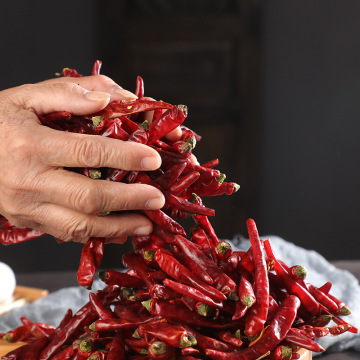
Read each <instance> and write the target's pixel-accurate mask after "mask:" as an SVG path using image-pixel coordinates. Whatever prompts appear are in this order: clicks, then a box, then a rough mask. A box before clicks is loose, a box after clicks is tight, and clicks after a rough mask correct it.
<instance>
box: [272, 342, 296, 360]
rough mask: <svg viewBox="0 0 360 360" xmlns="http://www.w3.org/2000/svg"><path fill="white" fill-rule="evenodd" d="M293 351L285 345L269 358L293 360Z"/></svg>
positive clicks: (275, 350) (280, 346)
mask: <svg viewBox="0 0 360 360" xmlns="http://www.w3.org/2000/svg"><path fill="white" fill-rule="evenodd" d="M292 355H293V351H292V349H291V347H289V346H285V345H279V346H277V347H276V348H275V349H274V350H273V351H272V352H271V355H270V357H269V359H271V360H288V359H292Z"/></svg>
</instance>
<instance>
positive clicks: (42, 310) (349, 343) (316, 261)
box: [0, 236, 360, 355]
mask: <svg viewBox="0 0 360 360" xmlns="http://www.w3.org/2000/svg"><path fill="white" fill-rule="evenodd" d="M267 238H270V240H271V244H272V246H273V249H274V253H275V256H276V257H277V258H279V259H280V260H283V261H284V262H285V263H286V264H287V265H289V266H292V265H303V266H305V267H306V268H307V270H308V277H307V279H308V281H309V282H311V283H312V284H314V285H316V286H321V285H323V284H324V283H325V282H327V281H331V282H332V283H333V287H332V290H331V293H332V294H333V295H334V296H336V297H337V298H339V299H341V300H342V301H344V302H345V303H346V304H348V305H349V307H350V309H351V310H352V314H351V315H349V316H347V317H346V321H348V322H349V323H351V324H352V325H354V326H356V327H358V328H359V327H360V286H359V282H358V280H357V279H356V278H355V277H354V276H353V275H352V274H351V273H349V272H348V271H346V270H341V269H338V268H336V267H335V266H333V265H332V264H330V263H329V262H328V261H326V260H325V259H324V257H322V256H321V255H320V254H318V253H317V252H315V251H312V250H306V249H303V248H301V247H299V246H296V245H294V244H292V243H290V242H287V241H285V240H283V239H281V238H279V237H277V236H269V237H263V239H267ZM232 244H233V248H234V249H236V250H247V249H248V248H249V246H250V243H249V240H247V239H244V238H242V237H240V236H235V237H234V239H233V241H232ZM103 287H104V284H103V283H102V282H101V281H100V280H96V281H95V282H94V286H93V291H96V290H98V289H102V288H103ZM88 301H89V293H88V291H87V290H85V289H82V288H80V287H69V288H64V289H61V290H58V291H56V292H53V293H51V294H50V295H49V296H48V297H46V298H42V299H39V300H37V301H35V302H33V303H32V304H29V305H26V306H23V307H21V308H16V309H13V310H11V311H10V312H8V313H6V314H3V315H1V316H0V332H6V331H8V330H9V329H13V328H15V327H16V326H18V325H19V324H20V317H21V316H26V317H27V318H29V319H30V320H32V321H34V322H45V323H49V324H52V325H54V326H56V325H58V324H59V322H60V321H61V320H62V318H63V316H64V314H65V312H66V311H67V309H69V308H71V309H72V310H73V311H74V312H76V311H77V310H78V309H80V307H81V306H82V305H84V304H85V303H86V302H88ZM319 342H320V343H321V345H322V346H323V347H324V348H325V349H327V351H334V352H335V351H336V352H338V351H343V350H345V349H354V350H356V351H360V335H358V334H352V333H349V332H347V333H345V334H342V335H340V336H335V337H326V338H322V339H320V340H319ZM314 355H315V354H314Z"/></svg>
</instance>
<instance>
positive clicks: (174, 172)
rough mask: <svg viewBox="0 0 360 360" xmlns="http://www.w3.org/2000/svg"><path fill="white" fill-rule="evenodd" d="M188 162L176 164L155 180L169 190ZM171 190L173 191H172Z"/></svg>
mask: <svg viewBox="0 0 360 360" xmlns="http://www.w3.org/2000/svg"><path fill="white" fill-rule="evenodd" d="M185 167H186V163H185V162H183V163H180V164H175V165H174V166H172V167H171V168H169V169H168V170H166V171H165V172H164V173H163V174H162V175H161V176H159V177H157V178H156V179H155V182H156V183H157V184H158V185H159V186H160V187H161V188H162V189H164V190H168V189H169V188H170V187H171V186H172V185H173V184H174V183H175V181H176V180H177V179H178V178H179V176H180V175H181V173H182V172H183V171H184V169H185ZM170 192H171V191H170Z"/></svg>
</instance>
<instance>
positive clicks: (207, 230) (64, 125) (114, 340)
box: [0, 61, 357, 360]
mask: <svg viewBox="0 0 360 360" xmlns="http://www.w3.org/2000/svg"><path fill="white" fill-rule="evenodd" d="M100 66H101V62H99V61H97V62H95V64H94V67H93V72H92V74H93V75H95V74H98V73H99V70H100ZM63 74H64V76H81V75H80V74H78V73H77V72H76V71H75V70H73V69H64V70H63ZM135 93H136V95H137V96H138V99H137V100H135V101H131V102H121V101H114V102H112V103H110V104H109V105H108V106H107V107H106V108H105V109H104V110H102V111H101V112H100V113H98V114H94V115H93V116H83V117H79V116H76V117H75V116H72V115H71V114H69V113H65V112H57V113H52V114H49V115H47V116H44V117H40V120H41V121H42V123H43V124H44V125H46V126H49V127H51V128H54V129H58V130H61V131H72V132H79V133H86V134H93V135H101V136H109V137H112V138H116V139H119V140H123V141H136V142H141V143H143V144H147V145H149V146H152V147H153V148H154V149H156V150H157V151H158V152H159V154H160V156H161V158H162V165H161V168H160V169H158V170H156V171H151V172H139V171H124V170H121V169H76V171H78V172H81V173H82V174H84V175H86V176H89V177H91V178H93V179H98V178H102V179H107V180H111V181H123V182H126V183H133V182H138V183H142V184H150V185H153V186H155V187H157V188H159V189H160V190H161V191H162V192H163V193H164V196H165V199H166V204H165V206H164V208H163V209H161V210H150V211H143V213H144V214H145V215H146V216H148V217H149V218H150V219H151V220H152V222H153V224H154V231H153V233H152V234H151V235H149V236H133V237H132V242H133V245H134V249H135V250H134V252H132V253H126V254H125V255H124V256H123V265H124V266H125V267H126V268H127V271H126V272H119V271H115V270H112V269H109V270H106V271H101V272H100V273H99V277H100V278H101V279H102V280H103V282H104V283H105V284H106V286H105V287H104V289H103V290H99V291H98V292H97V293H92V292H90V293H89V302H88V303H87V304H85V305H84V306H83V307H82V308H81V309H80V310H78V311H77V312H76V313H75V314H72V311H71V310H68V312H67V313H66V314H65V316H64V318H63V320H62V322H61V323H60V325H59V326H58V327H56V328H55V327H53V326H51V325H48V324H44V323H34V322H31V321H30V320H29V319H27V318H25V317H22V318H21V321H22V325H20V326H19V327H18V328H16V329H13V330H11V331H9V332H8V333H6V334H4V339H7V340H8V341H10V342H15V341H25V342H26V344H25V345H23V346H21V347H19V348H17V349H15V350H13V351H12V352H10V353H9V354H7V355H5V356H4V357H3V358H2V359H4V360H13V359H18V360H19V359H41V360H47V359H52V360H60V359H74V360H75V359H76V360H80V359H81V360H82V359H89V360H98V359H107V360H114V359H117V360H125V359H130V360H140V359H143V360H149V359H158V360H170V359H179V360H197V359H216V360H245V359H246V360H252V359H254V360H255V359H277V360H281V359H298V358H299V356H300V355H299V353H298V352H297V350H298V349H299V348H305V349H308V350H310V351H315V352H322V351H324V349H323V348H322V347H321V346H320V345H319V344H317V343H316V342H315V341H314V339H315V338H319V337H323V336H335V335H339V334H342V333H344V332H345V331H351V332H354V333H356V332H357V329H356V328H355V327H353V326H351V325H350V324H349V323H347V322H346V321H344V320H343V319H342V317H341V316H344V315H348V314H350V309H349V308H348V306H347V305H346V304H344V303H343V302H341V301H340V300H338V299H336V298H335V297H334V296H332V295H331V294H330V289H331V283H326V284H324V285H323V286H322V287H319V288H318V287H316V286H314V285H312V284H310V283H309V282H308V281H307V280H306V279H305V275H306V272H305V269H304V268H303V267H302V266H300V265H296V266H292V267H289V266H287V265H286V264H285V263H284V262H282V261H281V260H279V259H277V258H276V257H275V255H274V254H273V251H272V248H271V243H270V241H269V240H266V241H262V240H261V239H260V238H259V235H258V231H257V228H256V224H255V222H254V221H253V220H252V219H249V220H248V221H247V228H248V233H249V238H250V243H251V247H250V248H249V250H248V251H233V249H232V248H231V245H230V243H228V242H226V241H220V240H219V239H218V238H217V236H216V233H215V231H214V229H213V227H212V225H211V223H210V221H209V216H214V210H212V209H209V208H207V207H205V206H204V205H203V203H202V200H201V198H202V197H206V196H216V195H221V194H228V195H230V194H232V193H234V192H235V191H237V189H238V185H237V184H235V183H232V182H225V181H224V178H225V176H224V175H223V174H221V173H220V172H219V171H218V170H216V169H215V167H216V165H217V164H218V160H212V161H209V162H207V163H205V164H202V165H195V164H194V163H193V162H192V161H191V160H190V155H191V153H192V149H193V148H194V146H195V143H196V141H198V140H199V139H200V137H199V136H198V135H197V134H196V133H194V132H193V131H192V130H190V129H189V128H187V127H185V126H184V125H182V123H183V121H184V120H185V118H186V116H187V109H186V107H185V106H182V105H179V106H173V105H170V104H168V103H165V102H163V101H155V100H152V99H148V98H145V97H144V85H143V81H142V79H141V78H140V77H138V79H137V87H136V92H135ZM150 110H151V111H154V120H153V122H152V123H151V124H150V125H149V124H148V123H147V122H146V121H145V122H142V121H140V119H141V115H142V113H143V112H145V111H150ZM177 126H181V129H182V137H181V139H180V140H179V141H176V142H170V141H169V140H167V139H166V138H165V135H166V134H168V133H169V132H170V131H172V130H173V129H174V128H176V127H177ZM99 216H106V214H99ZM184 218H192V219H193V220H194V225H193V226H192V227H191V230H190V231H189V239H188V238H187V233H186V232H185V230H184V228H183V226H182V225H180V224H179V222H178V221H177V219H184ZM1 230H2V232H1V235H0V241H1V242H3V243H4V244H12V243H18V242H21V241H26V240H30V239H32V238H35V237H38V236H41V235H42V234H39V233H38V232H36V231H34V230H31V229H26V228H17V227H16V226H13V225H12V224H10V223H9V222H7V221H6V220H4V221H3V222H2V227H1ZM103 252H104V239H101V238H91V239H90V240H89V241H88V242H87V243H86V244H85V245H84V247H83V250H82V254H81V259H80V265H79V270H78V281H79V284H80V285H82V286H84V287H86V288H88V289H91V285H92V282H93V277H94V274H95V272H96V271H97V270H98V268H99V266H100V262H101V259H102V255H103ZM330 321H333V322H334V323H335V325H334V326H328V324H329V322H330Z"/></svg>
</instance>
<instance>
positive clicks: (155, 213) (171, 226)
mask: <svg viewBox="0 0 360 360" xmlns="http://www.w3.org/2000/svg"><path fill="white" fill-rule="evenodd" d="M142 212H143V213H144V214H145V215H146V216H147V217H148V218H149V219H150V220H152V221H153V222H154V223H155V224H156V225H158V227H159V228H162V229H164V230H166V231H168V232H169V233H170V234H180V235H184V236H186V232H185V230H184V228H183V227H182V226H181V225H180V224H179V223H177V222H176V221H175V220H173V219H172V218H171V217H170V216H168V215H166V214H165V213H164V212H163V211H161V210H142ZM155 234H157V233H156V232H155ZM161 238H162V239H163V240H165V241H166V239H164V238H163V237H161Z"/></svg>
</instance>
